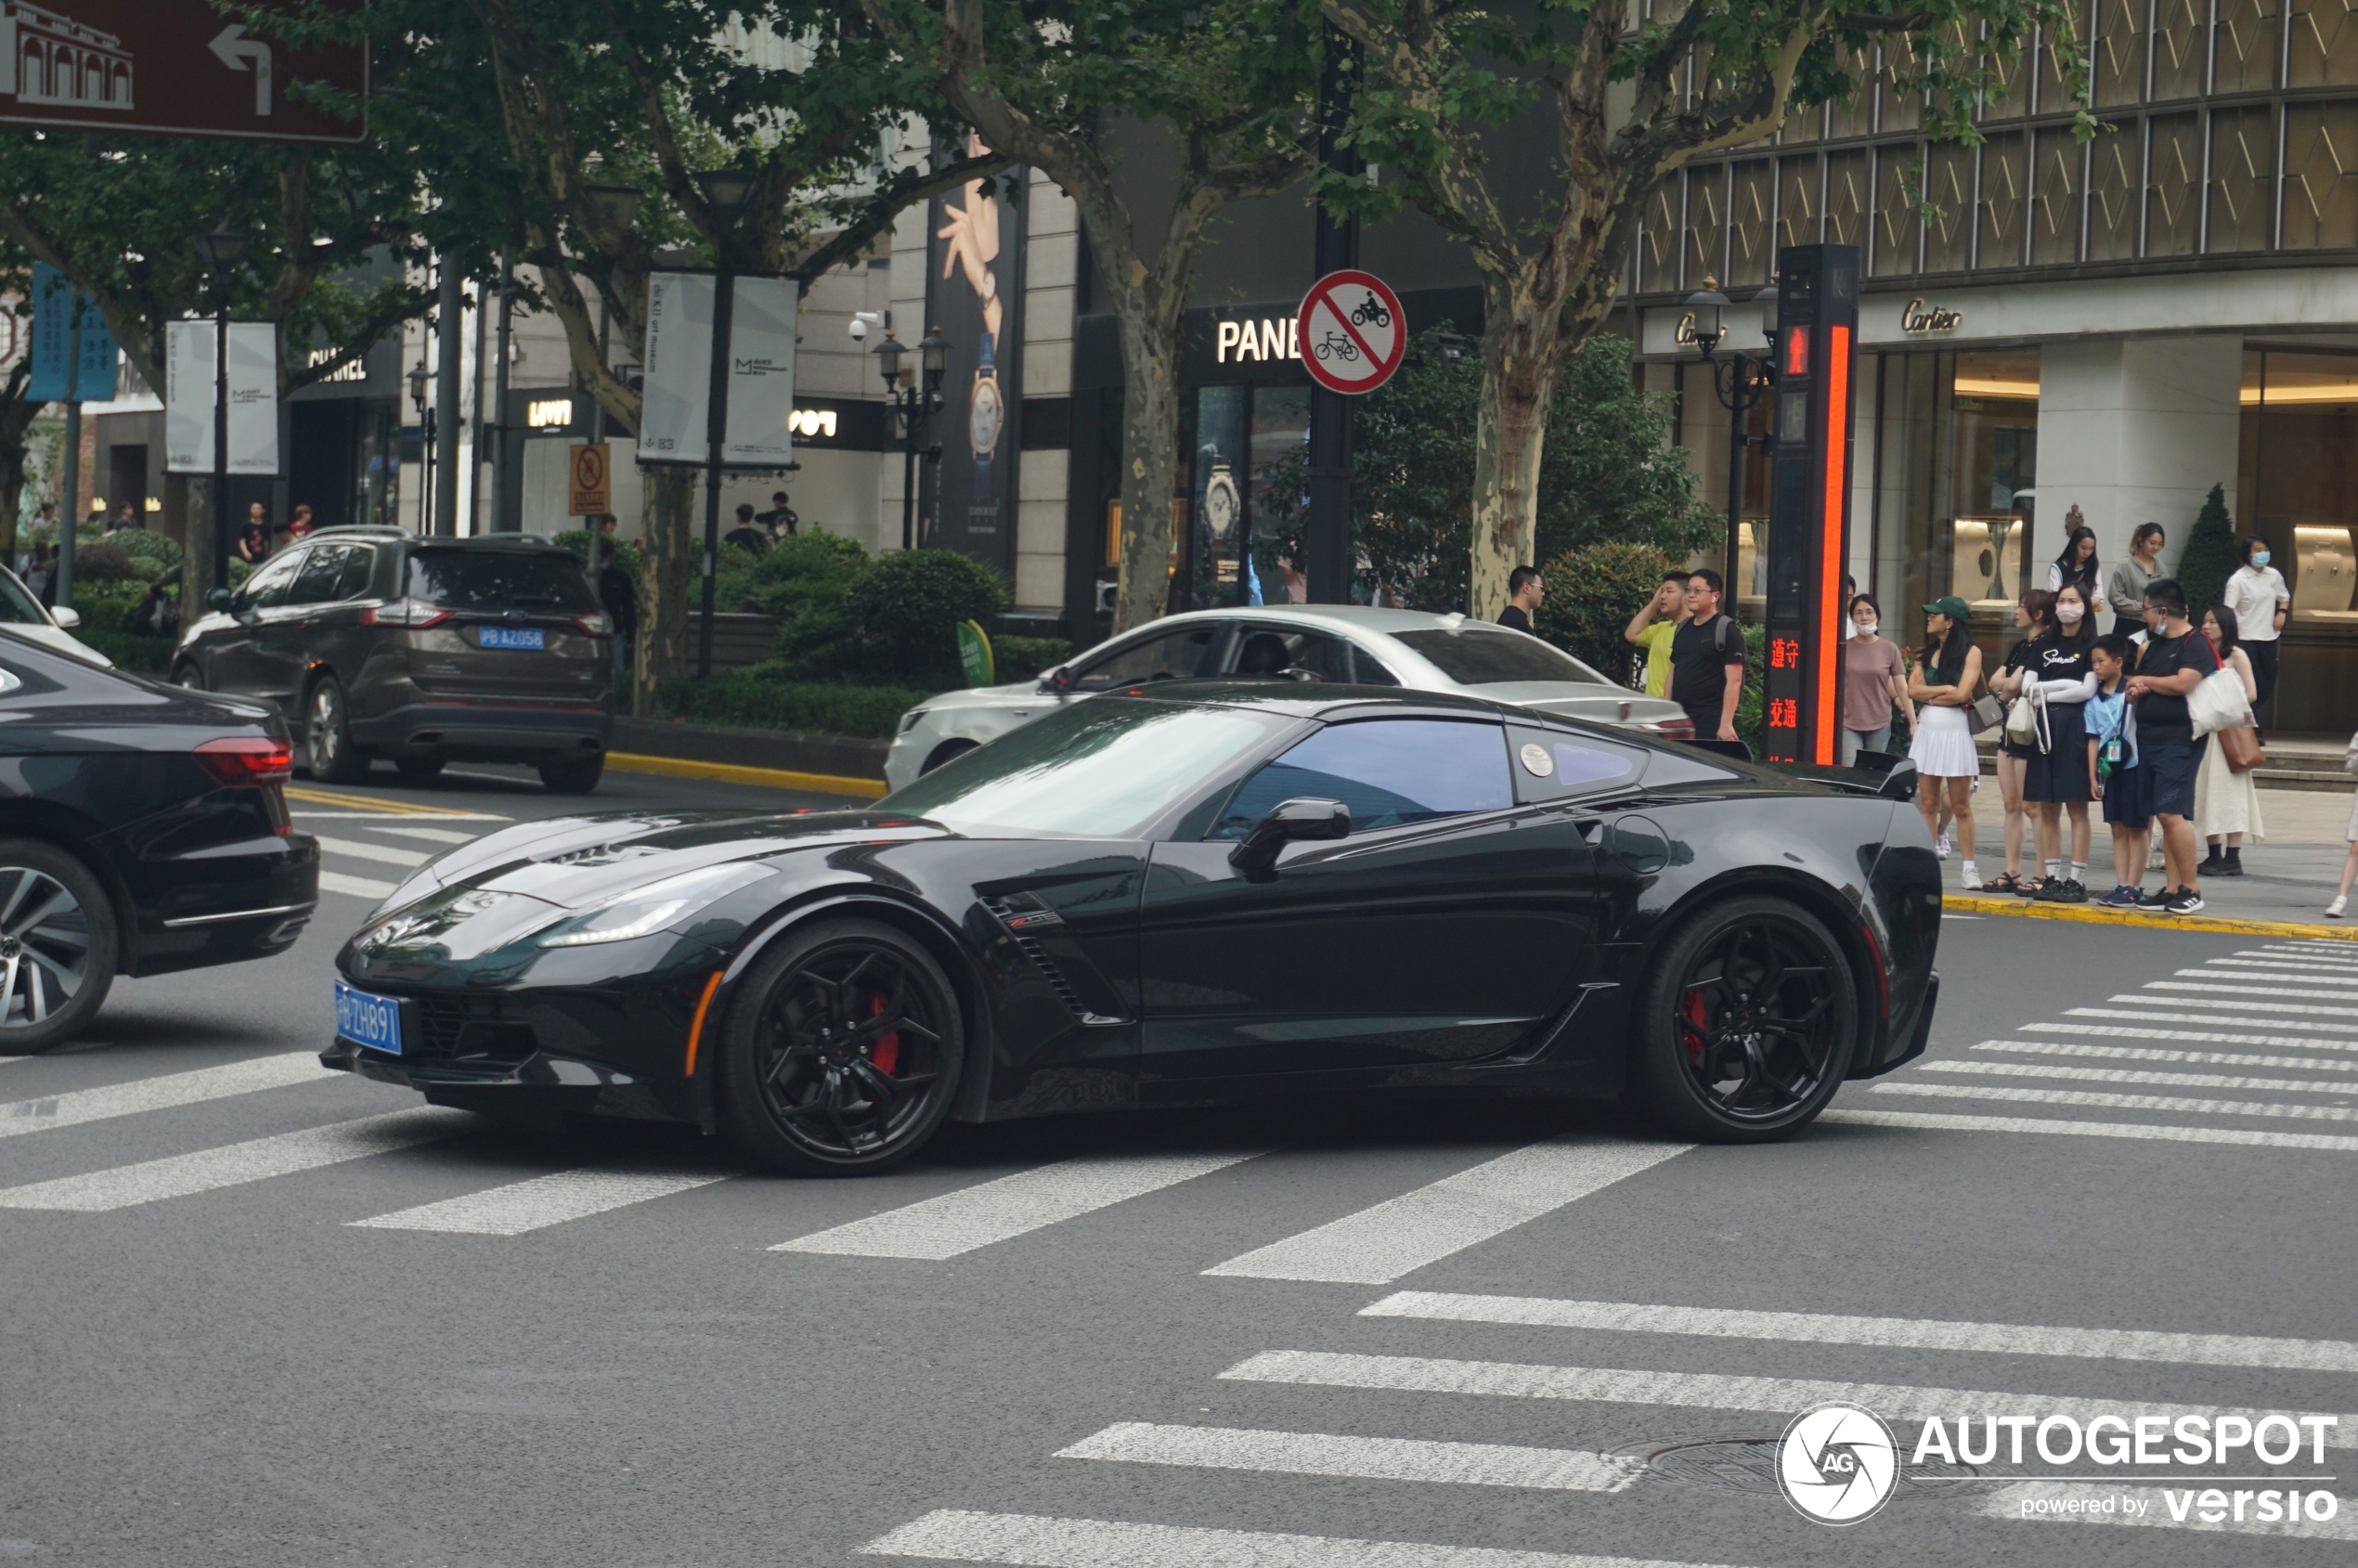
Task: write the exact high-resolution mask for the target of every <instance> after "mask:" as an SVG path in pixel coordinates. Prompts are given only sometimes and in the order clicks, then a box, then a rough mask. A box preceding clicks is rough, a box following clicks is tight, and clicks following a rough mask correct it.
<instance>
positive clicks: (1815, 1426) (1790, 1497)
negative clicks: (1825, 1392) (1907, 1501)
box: [1777, 1405, 1899, 1524]
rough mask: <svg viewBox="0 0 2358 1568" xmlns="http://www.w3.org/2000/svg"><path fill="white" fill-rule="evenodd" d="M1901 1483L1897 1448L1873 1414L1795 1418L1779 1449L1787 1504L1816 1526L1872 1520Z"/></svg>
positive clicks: (1830, 1410)
mask: <svg viewBox="0 0 2358 1568" xmlns="http://www.w3.org/2000/svg"><path fill="white" fill-rule="evenodd" d="M1898 1483H1899V1445H1898V1442H1897V1441H1896V1440H1895V1439H1894V1438H1893V1437H1892V1435H1891V1429H1890V1428H1889V1427H1887V1426H1885V1425H1884V1423H1883V1419H1882V1418H1881V1417H1879V1416H1877V1415H1876V1414H1875V1413H1874V1412H1873V1411H1872V1410H1862V1409H1860V1408H1859V1406H1856V1405H1820V1406H1816V1407H1815V1408H1814V1409H1809V1410H1804V1411H1803V1412H1802V1413H1801V1414H1800V1415H1798V1416H1795V1417H1794V1419H1793V1424H1792V1425H1790V1426H1788V1427H1786V1428H1785V1435H1784V1437H1783V1439H1782V1441H1781V1442H1780V1443H1779V1444H1778V1445H1777V1484H1778V1485H1779V1487H1780V1488H1781V1490H1782V1491H1783V1492H1784V1495H1785V1501H1787V1502H1789V1503H1791V1504H1792V1505H1793V1506H1794V1511H1795V1512H1796V1513H1799V1514H1800V1515H1801V1516H1802V1517H1803V1518H1805V1519H1814V1520H1816V1521H1817V1522H1818V1523H1820V1524H1856V1523H1859V1521H1861V1520H1865V1519H1872V1518H1873V1517H1874V1516H1875V1515H1876V1514H1877V1513H1878V1512H1880V1511H1882V1509H1883V1506H1884V1504H1885V1503H1887V1502H1889V1501H1890V1500H1891V1494H1892V1491H1893V1489H1894V1488H1895V1487H1896V1486H1898Z"/></svg>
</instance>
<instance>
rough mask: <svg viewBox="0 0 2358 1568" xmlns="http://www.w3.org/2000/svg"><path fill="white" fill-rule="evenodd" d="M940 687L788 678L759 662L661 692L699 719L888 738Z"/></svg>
mask: <svg viewBox="0 0 2358 1568" xmlns="http://www.w3.org/2000/svg"><path fill="white" fill-rule="evenodd" d="M939 689H940V688H939V687H931V686H929V687H926V688H925V689H923V690H918V689H915V688H913V687H900V686H851V685H846V684H844V683H843V682H841V681H797V680H780V679H778V678H777V675H776V673H775V669H774V667H756V668H754V669H732V670H729V671H726V672H722V673H716V674H715V675H713V676H712V678H711V679H709V680H696V679H694V678H693V676H681V677H680V678H678V679H676V680H667V681H665V682H664V683H663V686H662V688H661V690H660V692H659V693H657V695H658V697H659V698H660V700H661V701H662V704H663V709H664V711H665V712H666V713H667V714H669V715H670V716H671V717H672V718H674V719H688V720H690V721H693V722H698V723H706V724H734V725H741V726H744V727H745V728H747V729H758V730H806V731H815V732H820V733H823V734H833V735H864V736H872V737H875V738H878V739H882V738H885V737H887V736H889V735H890V734H891V733H892V732H893V731H894V730H895V729H896V728H897V727H898V726H899V725H900V716H901V715H902V714H904V713H906V712H908V711H909V709H911V708H913V707H914V706H917V705H918V704H919V703H921V702H923V701H925V700H926V698H927V697H929V696H932V695H933V694H934V693H936V692H937V691H939Z"/></svg>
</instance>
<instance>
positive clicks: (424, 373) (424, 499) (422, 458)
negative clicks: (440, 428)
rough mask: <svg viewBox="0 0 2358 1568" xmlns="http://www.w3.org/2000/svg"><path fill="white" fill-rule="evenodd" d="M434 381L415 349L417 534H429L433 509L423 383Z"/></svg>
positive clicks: (430, 426)
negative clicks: (416, 354) (416, 355)
mask: <svg viewBox="0 0 2358 1568" xmlns="http://www.w3.org/2000/svg"><path fill="white" fill-rule="evenodd" d="M433 380H434V372H433V371H431V370H429V369H426V351H425V349H424V348H423V347H421V348H420V349H419V350H418V362H417V363H416V364H415V365H413V366H411V367H410V368H409V401H410V402H412V403H415V404H416V405H417V406H418V532H419V533H421V534H430V533H432V532H434V526H433V523H432V520H431V516H430V512H431V509H432V508H433V506H434V501H433V499H432V498H433V496H434V405H433V403H431V402H430V401H428V400H427V397H426V383H427V382H431V381H433Z"/></svg>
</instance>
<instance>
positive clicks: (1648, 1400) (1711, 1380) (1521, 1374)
mask: <svg viewBox="0 0 2358 1568" xmlns="http://www.w3.org/2000/svg"><path fill="white" fill-rule="evenodd" d="M1220 1375H1221V1377H1223V1378H1224V1379H1229V1380H1234V1381H1237V1382H1252V1383H1308V1384H1314V1385H1315V1386H1317V1387H1320V1388H1364V1389H1396V1390H1400V1391H1403V1392H1406V1393H1465V1394H1481V1395H1485V1396H1504V1397H1509V1398H1515V1399H1575V1400H1587V1401H1589V1402H1592V1403H1595V1404H1600V1405H1658V1406H1671V1407H1676V1408H1678V1409H1684V1410H1776V1411H1782V1412H1786V1413H1791V1412H1793V1411H1795V1410H1807V1409H1808V1408H1809V1407H1810V1406H1813V1405H1824V1404H1829V1403H1837V1402H1838V1403H1841V1404H1845V1405H1860V1406H1865V1407H1866V1408H1868V1409H1870V1410H1872V1411H1874V1412H1875V1413H1876V1414H1877V1415H1879V1416H1881V1417H1883V1418H1884V1419H1886V1420H1893V1419H1897V1420H1903V1421H1927V1420H1931V1419H1933V1418H1935V1417H1939V1418H1941V1419H1950V1418H1952V1417H1953V1418H1973V1417H1979V1416H2011V1415H2015V1414H2017V1413H2019V1412H2021V1411H2024V1410H2030V1409H2035V1410H2037V1411H2039V1412H2040V1414H2041V1416H2042V1417H2044V1416H2048V1415H2056V1416H2069V1417H2071V1418H2072V1419H2075V1420H2077V1421H2079V1422H2080V1423H2082V1424H2083V1425H2084V1424H2086V1423H2087V1422H2089V1421H2092V1420H2093V1419H2096V1418H2097V1417H2099V1416H2116V1417H2118V1418H2120V1419H2122V1420H2125V1421H2131V1422H2133V1421H2134V1420H2135V1419H2136V1418H2138V1417H2139V1416H2150V1415H2156V1414H2161V1413H2169V1414H2173V1415H2175V1414H2184V1415H2198V1416H2205V1417H2210V1418H2216V1417H2218V1416H2220V1415H2222V1414H2233V1413H2234V1412H2235V1411H2236V1410H2243V1409H2248V1408H2249V1406H2209V1405H2189V1404H2186V1403H2184V1402H2183V1401H2160V1402H2155V1401H2146V1400H2133V1399H2078V1398H2071V1397H2066V1396H2058V1395H2055V1394H2046V1393H2007V1392H2004V1391H2002V1390H1985V1389H1958V1388H1915V1387H1911V1386H1910V1385H1907V1384H1902V1383H1853V1382H1837V1381H1829V1380H1823V1379H1817V1378H1743V1377H1732V1376H1726V1375H1722V1374H1719V1373H1716V1372H1640V1371H1629V1370H1626V1369H1624V1368H1621V1367H1534V1366H1524V1365H1521V1364H1518V1363H1514V1362H1506V1361H1444V1360H1436V1359H1433V1358H1431V1357H1427V1356H1421V1355H1337V1354H1329V1353H1327V1352H1323V1351H1307V1350H1281V1351H1271V1352H1268V1353H1266V1354H1262V1355H1256V1356H1252V1357H1250V1358H1249V1359H1247V1360H1244V1361H1240V1362H1238V1363H1237V1365H1236V1366H1234V1367H1229V1368H1228V1369H1227V1370H1226V1371H1225V1372H1223V1373H1221V1374H1220ZM2294 1419H2296V1420H2297V1419H2299V1417H2298V1415H2296V1416H2295V1417H2294ZM2326 1419H2327V1420H2329V1421H2334V1422H2337V1423H2339V1424H2337V1425H2333V1426H2328V1427H2326V1428H2325V1429H2324V1430H2325V1432H2326V1444H2327V1445H2328V1446H2338V1447H2344V1448H2352V1447H2358V1432H2352V1431H2350V1430H2349V1428H2350V1426H2351V1424H2352V1422H2353V1421H2358V1416H2327V1417H2326ZM1175 1430H1178V1431H1183V1432H1184V1431H1186V1430H1189V1429H1187V1428H1184V1427H1183V1428H1178V1429H1175Z"/></svg>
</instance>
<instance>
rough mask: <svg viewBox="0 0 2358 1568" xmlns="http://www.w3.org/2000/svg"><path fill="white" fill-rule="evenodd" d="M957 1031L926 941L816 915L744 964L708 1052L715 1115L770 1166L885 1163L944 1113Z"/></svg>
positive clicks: (959, 1057)
mask: <svg viewBox="0 0 2358 1568" xmlns="http://www.w3.org/2000/svg"><path fill="white" fill-rule="evenodd" d="M964 1044H965V1030H964V1029H963V1027H962V1026H961V1022H960V1017H959V1012H958V998H957V993H956V991H954V990H952V987H951V984H950V979H949V977H948V976H946V975H944V974H943V973H942V971H941V966H940V965H939V964H937V963H935V962H934V960H933V957H932V955H931V954H930V953H928V952H926V950H925V949H924V948H923V947H921V946H920V945H918V944H917V943H916V942H915V941H913V940H911V939H910V938H908V937H906V936H903V935H902V934H901V933H900V932H899V931H897V930H894V929H893V928H892V927H889V926H884V925H880V924H877V923H875V922H873V921H866V920H829V921H823V922H821V923H819V924H817V925H813V926H810V927H806V928H804V929H802V930H799V931H796V932H793V933H791V934H789V935H788V936H786V937H785V938H784V939H782V940H780V941H779V942H778V944H777V945H776V947H774V948H773V949H772V950H771V952H768V953H766V954H764V955H763V956H762V958H761V959H760V960H759V961H758V963H756V964H755V965H754V966H753V967H752V968H751V969H750V970H748V971H747V972H746V974H745V978H744V980H743V982H742V986H741V990H740V991H739V994H738V998H737V1000H736V1002H735V1003H734V1004H732V1006H731V1008H730V1015H729V1022H728V1033H727V1036H726V1041H725V1043H724V1045H723V1047H722V1050H721V1053H720V1062H719V1072H720V1075H721V1076H720V1088H721V1120H722V1124H723V1126H724V1127H725V1128H726V1129H727V1131H728V1133H729V1136H730V1141H731V1142H732V1144H734V1145H735V1146H736V1147H737V1148H738V1150H739V1151H740V1152H742V1153H743V1154H745V1156H746V1157H747V1158H748V1159H750V1160H754V1161H756V1162H757V1163H758V1164H761V1165H763V1166H766V1167H768V1168H769V1169H771V1170H773V1171H785V1172H792V1173H797V1174H805V1175H824V1174H836V1175H865V1174H871V1173H875V1172H878V1171H885V1170H889V1169H890V1168H892V1167H893V1166H895V1165H898V1164H900V1162H901V1161H902V1160H906V1159H908V1158H909V1156H911V1155H912V1154H914V1153H915V1152H916V1151H917V1149H918V1148H919V1147H921V1146H923V1145H924V1143H925V1142H926V1139H928V1138H930V1137H931V1136H932V1135H933V1134H934V1132H935V1131H936V1130H937V1129H938V1128H939V1127H940V1125H941V1122H942V1120H943V1118H944V1117H946V1116H947V1115H948V1114H949V1110H950V1103H951V1099H952V1096H953V1095H955V1094H956V1093H957V1087H958V1076H959V1069H960V1066H961V1065H962V1061H963V1056H964Z"/></svg>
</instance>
